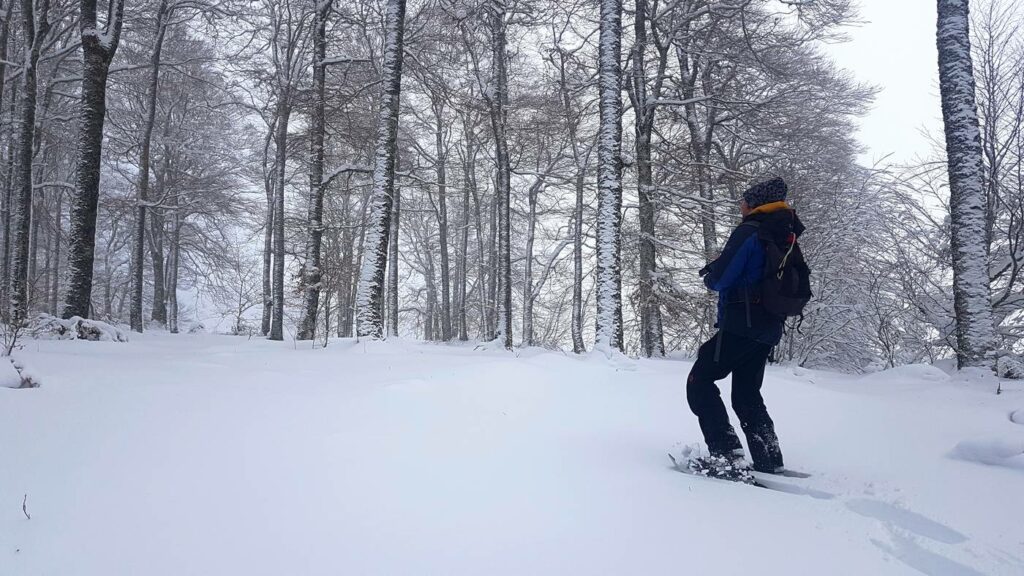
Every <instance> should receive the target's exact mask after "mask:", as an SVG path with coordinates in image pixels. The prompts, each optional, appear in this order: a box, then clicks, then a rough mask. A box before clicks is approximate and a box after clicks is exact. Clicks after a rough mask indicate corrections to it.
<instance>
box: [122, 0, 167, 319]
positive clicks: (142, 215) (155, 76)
mask: <svg viewBox="0 0 1024 576" xmlns="http://www.w3.org/2000/svg"><path fill="white" fill-rule="evenodd" d="M166 15H167V0H160V5H159V7H158V8H157V11H156V30H155V31H154V33H155V35H154V39H153V52H152V54H150V57H149V85H148V87H147V94H146V118H145V121H144V123H143V126H142V139H141V146H140V147H141V151H140V153H139V184H138V186H139V187H138V196H137V198H136V206H135V234H134V236H133V238H132V262H131V272H132V287H131V290H132V299H131V308H130V312H129V323H130V325H131V329H132V330H134V331H136V332H142V329H143V322H142V288H143V285H144V274H143V272H144V270H145V251H146V208H147V204H148V202H149V164H150V149H151V146H152V143H153V126H154V125H155V124H156V99H157V95H158V91H159V88H160V54H161V52H162V51H163V47H164V33H165V32H166V29H167V26H166V24H165V17H166ZM162 274H163V271H162V270H160V271H158V272H157V274H154V279H155V276H157V275H162Z"/></svg>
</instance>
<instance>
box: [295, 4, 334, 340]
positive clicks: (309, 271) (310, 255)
mask: <svg viewBox="0 0 1024 576" xmlns="http://www.w3.org/2000/svg"><path fill="white" fill-rule="evenodd" d="M330 11H331V0H327V1H325V2H321V3H319V4H317V10H316V18H315V20H314V23H313V113H312V115H311V116H312V117H311V118H310V129H309V131H310V154H309V155H310V171H309V216H308V218H307V225H308V226H309V233H308V236H307V240H306V260H305V262H304V263H303V265H302V290H303V306H302V320H301V321H300V322H299V333H298V339H299V340H312V339H313V338H314V337H315V336H316V318H317V308H318V307H319V305H320V289H321V282H322V280H323V270H322V266H323V264H322V262H321V257H320V252H321V246H322V240H323V233H324V225H323V217H324V183H323V180H324V133H325V132H326V128H325V115H324V109H325V106H326V104H325V101H326V89H325V84H326V68H325V64H324V59H325V58H326V56H327V16H328V14H330ZM325 316H326V314H325Z"/></svg>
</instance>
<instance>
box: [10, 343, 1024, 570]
mask: <svg viewBox="0 0 1024 576" xmlns="http://www.w3.org/2000/svg"><path fill="white" fill-rule="evenodd" d="M17 355H18V357H19V359H20V361H23V362H25V363H26V364H27V366H28V368H29V369H30V370H32V372H33V374H34V375H35V377H36V378H37V379H38V380H39V381H40V382H41V384H42V387H41V388H37V389H29V390H10V389H6V388H0V574H3V575H4V576H8V575H11V576H16V575H26V576H27V575H31V576H36V575H43V574H55V575H80V576H100V575H102V576H111V575H129V574H132V575H134V574H146V575H148V576H158V575H174V576H180V575H185V574H203V575H205V574H211V575H213V574H215V575H218V576H225V575H235V574H238V575H243V574H244V575H246V576H254V575H264V574H265V575H275V576H278V575H282V574H289V575H307V574H309V575H313V574H316V575H320V574H323V575H328V574H330V575H336V574H359V575H364V574H416V575H424V574H445V575H447V574H467V575H468V574H472V575H498V574H518V575H524V574H530V575H546V574H558V575H569V574H587V575H593V574H629V575H634V574H669V573H673V574H675V573H678V574H830V575H833V574H850V575H866V574H871V575H876V574H877V575H881V574H919V573H925V574H932V575H939V576H950V575H954V574H956V575H960V574H968V575H970V574H995V575H1000V574H1006V575H1011V574H1014V575H1019V574H1022V573H1024V495H1022V487H1024V456H1021V455H1016V456H1014V455H1013V454H1012V452H1013V450H1014V449H1015V448H1014V447H1016V448H1020V447H1021V445H1022V438H1024V426H1022V425H1021V424H1020V420H1021V418H1020V414H1024V391H1022V387H1021V386H1020V385H1017V384H1012V383H1004V393H1003V394H1002V395H999V396H996V395H995V394H993V393H992V389H991V387H990V386H988V385H987V384H985V383H975V382H970V381H968V382H964V381H963V379H951V378H949V377H948V376H946V375H945V373H943V372H942V371H940V370H938V369H936V368H931V367H921V366H916V367H907V368H902V369H899V370H894V371H890V372H886V373H880V374H875V375H871V376H868V377H863V378H859V377H854V376H843V375H836V374H829V373H824V372H816V371H808V370H802V369H792V368H774V369H770V370H769V374H768V379H767V382H766V384H765V395H766V400H767V403H768V406H769V409H770V410H771V412H772V415H773V416H774V418H775V420H776V424H777V428H778V432H779V436H780V438H781V441H782V446H783V450H784V453H785V456H786V461H787V464H788V465H789V466H790V467H791V468H794V469H796V470H800V471H804V472H809V473H811V474H813V476H812V477H811V478H809V479H794V478H775V479H771V480H770V482H769V483H770V484H771V485H772V486H773V487H774V488H776V490H765V489H761V488H756V487H752V486H745V485H739V484H730V483H725V482H720V481H715V480H708V479H705V478H699V477H694V476H689V475H684V474H680V473H678V472H676V471H674V470H672V469H671V468H670V462H669V459H668V457H667V452H668V451H669V450H672V449H673V446H674V445H676V444H677V443H680V442H683V443H690V442H694V441H697V440H699V439H700V437H699V432H698V429H697V425H696V421H695V419H694V418H693V416H691V415H690V413H689V411H688V410H687V408H686V405H685V401H684V398H683V381H684V379H685V375H686V372H687V370H688V368H689V364H688V363H687V362H684V361H676V360H664V361H633V360H627V359H616V360H615V361H613V362H612V361H609V360H607V359H604V358H601V357H590V358H587V359H579V358H574V357H572V356H571V355H563V354H560V353H555V352H545V351H539V350H525V351H520V352H518V353H517V354H515V355H513V354H510V353H507V352H503V351H497V350H472V349H470V348H462V347H453V346H438V345H427V344H416V343H409V342H390V343H369V344H367V343H355V342H352V341H338V342H332V343H331V345H330V346H329V347H328V348H327V349H318V350H311V349H305V348H301V347H300V348H296V347H295V346H294V345H293V344H292V343H271V342H267V341H262V340H255V339H254V340H247V339H245V338H241V337H225V336H211V335H178V336H171V335H167V334H159V333H154V334H146V335H144V336H133V337H132V341H131V342H129V343H127V344H124V343H113V342H83V341H32V342H29V343H28V344H27V346H26V348H25V349H24V350H22V351H20V352H19V353H18V354H17ZM1015 413H1016V414H1017V416H1016V417H1014V416H1013V414H1015ZM979 461H982V462H990V463H988V464H984V463H981V462H979ZM26 496H27V498H26ZM23 500H25V509H26V511H27V512H28V513H29V514H30V515H31V519H27V518H26V517H25V514H24V513H23V511H22V502H23Z"/></svg>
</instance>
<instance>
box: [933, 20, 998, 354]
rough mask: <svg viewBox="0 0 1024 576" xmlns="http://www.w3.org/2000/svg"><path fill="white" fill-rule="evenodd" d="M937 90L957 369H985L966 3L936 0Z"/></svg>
mask: <svg viewBox="0 0 1024 576" xmlns="http://www.w3.org/2000/svg"><path fill="white" fill-rule="evenodd" d="M938 14H939V19H938V32H937V40H938V48H939V88H940V92H941V95H942V119H943V123H944V125H945V136H946V154H947V163H948V169H949V191H950V216H951V221H950V226H951V228H952V257H953V300H954V310H955V315H956V341H957V347H956V355H957V364H958V366H960V367H961V368H963V367H972V366H973V367H991V366H992V365H993V357H992V353H993V347H994V345H995V333H994V326H993V317H992V302H991V297H992V296H991V289H990V286H989V272H988V249H987V244H986V242H985V240H986V238H987V237H988V235H987V233H986V228H987V226H986V218H987V215H988V195H987V194H986V192H985V186H984V176H983V164H982V148H981V134H980V131H979V128H978V109H977V104H976V102H975V83H974V69H973V64H972V62H971V43H970V29H969V23H970V19H969V8H968V1H967V0H938Z"/></svg>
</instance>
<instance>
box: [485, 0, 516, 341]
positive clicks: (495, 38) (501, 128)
mask: <svg viewBox="0 0 1024 576" xmlns="http://www.w3.org/2000/svg"><path fill="white" fill-rule="evenodd" d="M490 9H491V43H492V46H491V48H492V59H493V60H492V66H493V71H492V73H493V75H494V94H493V95H491V96H490V104H491V106H490V112H491V128H492V130H493V131H494V161H495V163H496V164H497V170H496V175H495V187H494V188H495V202H496V204H497V211H498V270H497V276H498V282H499V294H498V301H497V308H498V322H497V329H496V334H495V338H496V340H498V342H500V343H501V344H502V346H504V347H505V348H506V349H507V350H511V349H512V251H511V248H512V246H511V229H510V227H511V222H510V216H511V210H510V208H511V165H510V159H509V152H508V136H507V133H506V129H507V127H508V110H507V108H506V106H507V104H508V46H507V42H508V41H507V38H506V31H507V30H506V26H507V25H506V23H505V0H492V2H491V5H490Z"/></svg>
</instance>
